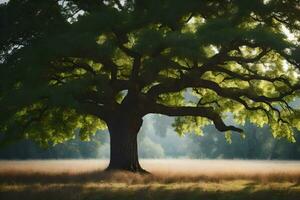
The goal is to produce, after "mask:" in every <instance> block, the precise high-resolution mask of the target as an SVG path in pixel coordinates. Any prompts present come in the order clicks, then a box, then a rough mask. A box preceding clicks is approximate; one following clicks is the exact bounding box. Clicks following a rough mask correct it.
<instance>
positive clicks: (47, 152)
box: [0, 114, 300, 160]
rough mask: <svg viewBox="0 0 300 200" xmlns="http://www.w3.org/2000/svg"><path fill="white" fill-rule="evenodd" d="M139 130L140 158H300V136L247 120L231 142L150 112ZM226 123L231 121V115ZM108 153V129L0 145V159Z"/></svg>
mask: <svg viewBox="0 0 300 200" xmlns="http://www.w3.org/2000/svg"><path fill="white" fill-rule="evenodd" d="M143 120H144V123H143V126H142V128H141V129H140V132H139V134H138V151H139V152H138V153H139V157H140V158H152V159H153V158H154V159H157V158H170V159H171V158H175V159H177V158H187V159H188V158H192V159H280V160H297V159H300V137H299V133H298V132H296V133H295V137H296V140H297V142H296V143H290V142H288V141H286V139H285V138H282V139H280V138H277V139H274V138H273V136H272V134H271V132H270V130H269V127H267V126H265V127H263V128H258V127H256V126H255V125H253V124H251V123H246V124H245V126H244V127H243V129H244V130H245V133H246V138H244V139H243V138H242V137H241V136H240V135H239V134H235V133H233V134H232V137H231V144H230V143H228V141H226V139H225V136H224V133H221V132H219V131H217V130H216V129H215V128H214V127H213V126H212V125H210V126H206V127H204V129H203V133H204V134H203V136H199V135H195V134H194V133H189V134H186V135H178V134H177V133H176V132H175V131H174V129H173V127H172V123H173V121H174V118H171V117H167V116H163V115H154V114H149V115H147V116H145V117H144V119H143ZM227 123H232V120H231V118H230V116H229V117H228V118H227ZM109 156H110V144H109V133H108V132H107V131H98V132H97V133H96V135H95V136H92V137H91V140H90V141H88V142H85V141H81V140H80V139H79V136H77V137H76V138H75V139H73V140H70V141H67V142H66V143H63V144H58V145H55V146H53V147H49V148H42V147H39V146H38V145H36V144H34V143H33V142H31V141H28V140H24V141H20V142H17V143H15V144H13V145H10V146H8V147H6V148H1V149H0V159H49V158H52V159H61V158H64V159H68V158H72V159H77V158H78V159H79V158H80V159H84V158H100V159H107V158H109Z"/></svg>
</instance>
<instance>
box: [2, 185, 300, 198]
mask: <svg viewBox="0 0 300 200" xmlns="http://www.w3.org/2000/svg"><path fill="white" fill-rule="evenodd" d="M251 187H252V186H250V188H249V187H245V188H244V189H241V190H238V191H221V190H215V191H206V190H203V188H199V187H196V188H195V187H190V188H189V187H183V188H172V187H166V186H164V185H161V186H153V185H152V186H151V185H148V186H147V185H143V186H141V187H131V186H130V187H126V186H124V187H117V188H116V187H114V186H111V187H110V186H106V187H86V186H84V185H82V184H77V185H68V184H67V185H56V186H49V187H46V188H40V187H39V186H36V185H33V186H26V187H24V188H23V189H19V190H14V191H4V192H3V191H2V192H0V199H3V200H6V199H7V200H17V199H26V200H40V199H43V200H53V199H55V200H63V199H68V200H83V199H84V200H103V199H105V200H116V199H122V200H126V199H128V200H129V199H130V200H135V199H136V200H140V199H143V200H148V199H149V200H150V199H157V200H160V199H165V200H172V199H184V200H190V199H199V200H201V199H205V200H213V199H216V200H229V199H230V200H266V199H270V200H284V199H286V200H299V197H300V192H299V191H296V190H295V191H294V190H279V189H270V188H269V189H262V190H253V189H251Z"/></svg>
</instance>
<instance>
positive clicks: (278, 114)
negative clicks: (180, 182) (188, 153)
mask: <svg viewBox="0 0 300 200" xmlns="http://www.w3.org/2000/svg"><path fill="white" fill-rule="evenodd" d="M299 18H300V12H299V1H289V0H285V1H279V0H269V1H262V0H251V1H250V0H245V1H239V0H228V1H221V0H204V1H198V0H187V1H181V0H160V1H158V0H153V1H142V0H128V1H118V0H115V1H99V0H87V1H78V0H69V1H67V0H66V1H50V0H46V1H37V0H29V1H25V0H11V1H9V3H8V4H5V5H1V7H0V21H1V22H0V23H1V24H0V25H1V27H3V28H2V29H1V36H0V44H1V49H0V53H1V67H0V70H1V71H0V80H1V81H0V87H1V88H0V105H1V107H0V113H1V114H0V121H1V132H3V133H5V137H4V139H3V140H2V141H3V142H9V141H11V140H15V139H20V138H24V137H25V138H32V139H33V140H35V141H36V142H38V143H40V144H42V145H51V144H56V143H61V142H63V141H65V140H67V139H70V138H72V137H73V136H74V132H75V130H80V135H81V138H82V139H86V138H88V137H89V135H90V134H93V133H94V132H95V131H96V130H98V129H105V128H106V127H107V128H108V130H109V132H110V141H111V158H110V164H109V167H108V168H109V169H125V170H130V171H143V170H142V168H141V167H140V165H139V162H138V155H137V142H136V139H137V133H138V131H139V129H140V127H141V125H142V122H143V120H142V117H143V116H145V115H147V114H148V113H159V114H163V115H168V116H178V117H179V118H177V119H176V121H175V123H174V126H175V127H176V128H175V129H176V131H177V132H179V133H183V132H190V131H193V130H195V131H196V132H197V133H199V134H200V133H201V129H200V128H201V126H203V125H206V124H208V123H213V124H214V125H215V127H216V128H217V129H218V130H219V131H226V137H227V139H228V140H230V134H229V132H228V131H234V132H238V133H241V134H242V132H243V131H242V129H241V128H239V127H236V126H233V125H227V124H225V123H224V121H223V119H224V118H225V117H226V115H227V114H228V113H229V112H231V113H232V114H233V117H234V120H235V121H236V122H237V123H240V124H243V123H244V122H245V120H246V119H249V120H250V121H251V122H253V123H256V124H258V125H259V126H263V125H264V124H269V125H270V128H271V129H272V134H273V135H274V136H275V137H285V138H287V139H288V140H290V141H294V140H295V139H294V136H293V131H292V128H293V127H296V128H299V126H300V124H299V121H298V117H299V114H298V111H297V108H296V107H295V106H294V107H293V106H291V104H289V102H292V101H293V100H295V98H297V95H298V89H299V67H300V64H299V58H300V50H299V29H300V22H299ZM284 32H291V33H293V35H289V36H288V35H286V34H284ZM191 97H193V98H191Z"/></svg>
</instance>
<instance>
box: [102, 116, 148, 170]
mask: <svg viewBox="0 0 300 200" xmlns="http://www.w3.org/2000/svg"><path fill="white" fill-rule="evenodd" d="M128 118H129V117H128V116H127V117H126V116H124V117H118V119H113V120H110V122H109V123H108V129H109V133H110V163H109V166H108V168H107V170H126V171H131V172H140V173H147V172H146V171H145V170H144V169H143V168H142V167H141V166H140V163H139V158H138V147H137V134H138V132H139V130H140V127H141V126H142V122H143V120H142V119H141V118H140V119H137V118H129V119H128Z"/></svg>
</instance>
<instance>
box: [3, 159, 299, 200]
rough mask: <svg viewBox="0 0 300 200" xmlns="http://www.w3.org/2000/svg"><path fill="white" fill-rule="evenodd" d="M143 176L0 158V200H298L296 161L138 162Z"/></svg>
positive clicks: (92, 164) (84, 164)
mask: <svg viewBox="0 0 300 200" xmlns="http://www.w3.org/2000/svg"><path fill="white" fill-rule="evenodd" d="M141 164H142V166H143V167H144V168H145V169H146V170H148V171H150V172H151V174H149V175H140V174H131V173H124V172H114V173H111V172H103V169H105V167H106V166H107V161H106V160H32V161H31V160H27V161H0V199H1V200H16V199H22V200H27V199H28V200H31V199H43V200H48V199H49V200H50V199H51V200H52V199H55V200H60V199H68V200H79V199H80V200H81V199H85V200H101V199H105V200H107V199H185V200H189V199H209V200H211V199H218V200H226V199H244V200H248V199H249V200H250V199H251V200H256V199H257V200H262V199H264V200H265V199H266V198H269V199H270V200H276V199H278V200H279V199H287V200H299V199H300V162H298V161H259V160H188V159H180V160H172V159H164V160H141Z"/></svg>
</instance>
